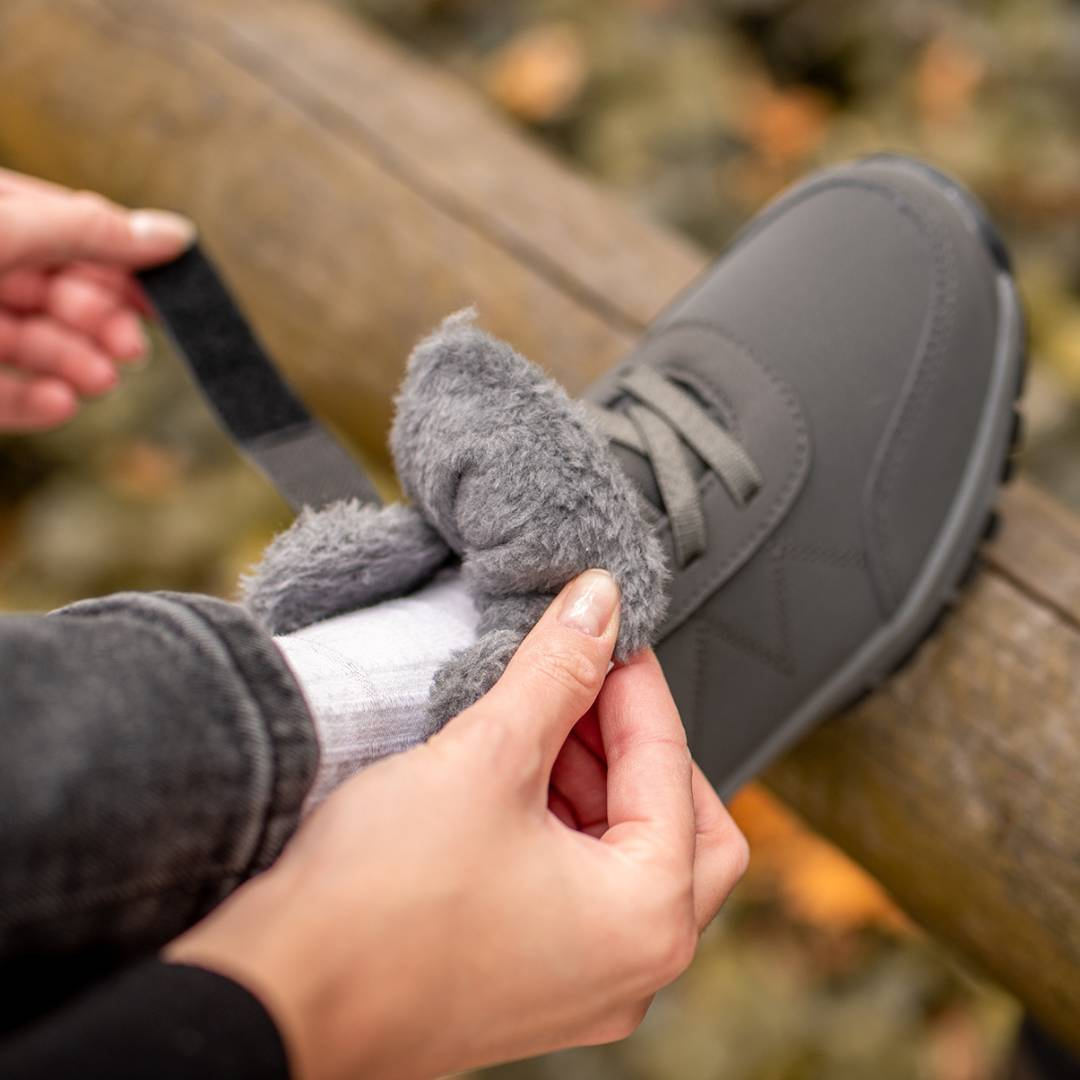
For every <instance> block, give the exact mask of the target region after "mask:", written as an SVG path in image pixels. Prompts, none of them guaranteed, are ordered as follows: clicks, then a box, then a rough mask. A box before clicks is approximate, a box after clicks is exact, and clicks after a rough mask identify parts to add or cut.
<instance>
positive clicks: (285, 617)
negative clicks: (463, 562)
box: [241, 499, 451, 634]
mask: <svg viewBox="0 0 1080 1080" xmlns="http://www.w3.org/2000/svg"><path fill="white" fill-rule="evenodd" d="M450 554H451V553H450V549H449V548H448V547H447V546H446V544H445V543H444V542H443V541H442V539H441V538H440V537H439V534H438V533H437V532H435V530H434V529H433V528H432V527H431V526H430V525H429V524H428V523H427V522H426V521H425V520H424V519H423V518H422V517H421V516H420V514H418V513H417V512H416V510H414V509H413V508H412V507H408V506H401V505H400V504H392V505H390V506H385V507H376V506H366V505H362V504H361V503H359V502H357V501H356V500H355V499H349V500H343V501H341V502H336V503H331V504H330V505H329V506H327V507H325V508H324V509H322V510H319V511H314V510H309V509H305V510H303V511H302V512H301V513H300V516H299V517H298V518H297V519H296V521H295V522H293V524H292V525H291V526H290V527H289V528H288V529H286V530H285V531H284V532H283V533H281V534H280V535H279V536H277V537H276V538H275V539H274V540H273V541H272V543H271V544H270V545H269V547H267V549H266V552H265V553H264V555H263V557H262V561H261V562H260V563H259V565H258V566H256V567H255V568H254V570H253V571H252V572H251V574H249V575H248V576H247V577H245V578H244V579H243V581H242V582H241V601H242V603H243V604H244V606H245V607H246V608H247V609H248V610H249V611H250V612H251V613H252V614H253V615H254V616H255V617H256V618H257V619H259V620H260V621H261V622H262V623H263V625H265V626H266V627H267V629H268V630H269V631H270V632H271V633H272V634H287V633H289V632H291V631H293V630H299V629H300V628H301V627H304V626H308V625H310V624H311V623H313V622H318V621H319V620H320V619H326V618H329V617H330V616H332V615H340V614H342V613H343V612H346V611H353V610H355V609H356V608H359V607H366V606H368V605H370V604H376V603H378V602H379V601H381V600H387V599H389V598H390V597H393V596H401V595H403V594H404V593H407V592H410V591H411V590H412V589H414V588H416V586H417V585H419V584H421V583H422V582H424V581H426V580H427V579H428V578H429V577H431V575H432V574H433V573H434V572H435V571H436V570H437V569H438V568H439V567H440V566H441V565H442V564H443V563H445V562H446V561H447V559H448V558H450Z"/></svg>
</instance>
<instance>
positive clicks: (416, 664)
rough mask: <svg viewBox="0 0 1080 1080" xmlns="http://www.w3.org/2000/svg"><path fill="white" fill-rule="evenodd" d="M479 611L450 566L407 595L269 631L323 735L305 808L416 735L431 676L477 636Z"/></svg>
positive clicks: (422, 726) (413, 741)
mask: <svg viewBox="0 0 1080 1080" xmlns="http://www.w3.org/2000/svg"><path fill="white" fill-rule="evenodd" d="M477 619H478V616H477V613H476V609H475V608H474V607H473V604H472V600H471V599H470V598H469V595H468V593H467V592H466V591H465V586H464V584H463V583H462V581H461V575H460V573H459V571H458V570H457V569H448V570H444V571H442V572H441V573H440V574H439V575H438V576H437V577H436V578H435V579H434V580H433V581H432V582H431V584H429V585H427V586H425V587H424V588H422V589H419V590H418V591H417V592H415V593H413V594H412V595H410V596H405V597H401V598H400V599H397V600H387V601H385V602H384V603H382V604H377V605H375V606H374V607H369V608H361V609H360V610H359V611H354V612H351V613H349V614H348V615H339V616H337V617H336V618H333V619H327V620H326V621H325V622H320V623H315V624H314V625H312V626H307V627H305V628H304V629H303V630H298V631H296V632H295V633H292V634H285V635H283V636H281V637H277V638H275V639H274V641H275V642H276V643H277V645H278V647H279V648H280V649H281V652H282V653H283V654H284V656H285V660H286V661H287V663H288V665H289V667H290V668H291V669H292V671H293V674H294V675H295V676H296V680H297V682H298V683H299V684H300V688H301V689H302V690H303V692H304V696H305V697H306V698H307V702H308V706H309V708H310V710H311V715H312V718H313V719H314V722H315V731H316V734H317V736H318V740H319V768H318V773H317V774H316V777H315V783H314V785H313V786H312V789H311V792H310V793H309V795H308V797H307V801H306V803H305V804H304V813H308V812H310V811H311V810H312V809H314V808H315V807H316V806H317V805H318V804H319V803H320V802H322V801H323V799H325V798H326V797H327V795H329V794H330V792H331V791H333V789H334V788H336V787H337V786H338V784H340V783H341V782H342V781H344V780H347V779H348V778H349V777H350V776H353V775H354V774H355V773H357V772H359V771H360V769H362V768H363V767H364V766H365V765H369V764H371V763H372V762H373V761H376V760H378V759H379V758H382V757H386V755H387V754H393V753H397V752H398V751H400V750H406V749H408V748H409V747H410V746H415V745H416V744H417V743H419V742H421V741H422V739H423V735H424V731H425V730H426V724H427V719H426V715H425V714H426V709H427V701H428V690H429V688H430V686H431V680H432V677H433V676H434V674H435V672H436V670H437V669H438V668H439V667H440V666H441V665H442V663H443V662H444V661H445V660H446V659H447V658H448V657H449V656H450V654H451V653H452V652H455V651H457V650H458V649H462V648H464V647H465V646H467V645H471V644H472V643H473V642H474V641H475V640H476V623H477Z"/></svg>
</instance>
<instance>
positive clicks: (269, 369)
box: [139, 246, 379, 510]
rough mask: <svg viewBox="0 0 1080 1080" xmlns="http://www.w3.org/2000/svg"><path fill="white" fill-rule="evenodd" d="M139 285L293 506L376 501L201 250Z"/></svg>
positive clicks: (240, 441)
mask: <svg viewBox="0 0 1080 1080" xmlns="http://www.w3.org/2000/svg"><path fill="white" fill-rule="evenodd" d="M139 280H140V281H141V282H142V285H143V287H144V288H145V290H146V292H147V294H148V296H149V297H150V301H151V303H152V304H153V305H154V308H155V309H156V311H157V313H158V315H159V316H160V318H161V321H162V323H163V324H164V327H165V329H166V331H167V332H168V334H169V337H170V338H171V339H172V341H173V343H174V344H175V346H176V348H177V350H178V352H179V353H180V355H181V356H182V357H183V358H184V360H185V362H186V363H187V366H188V368H189V369H190V370H191V372H192V374H193V375H194V376H195V380H196V382H197V383H198V385H199V387H200V389H201V390H202V392H203V394H204V395H205V397H206V399H207V401H208V402H209V403H210V405H211V407H212V408H213V410H214V412H215V413H216V414H217V417H218V419H219V420H220V422H221V424H222V426H223V427H224V428H225V430H226V431H227V432H228V433H229V434H230V435H231V436H232V438H233V439H234V440H235V441H236V443H237V445H238V446H239V447H240V449H241V450H242V451H243V452H244V454H245V455H246V456H247V457H248V458H249V459H250V460H251V461H252V462H253V463H254V464H255V466H256V467H257V468H258V469H260V470H261V471H262V472H263V473H264V474H265V475H266V476H267V477H268V478H269V479H270V481H271V482H272V483H273V484H274V486H275V487H276V488H277V489H278V491H279V492H280V493H281V494H282V496H283V497H284V498H285V499H287V500H288V501H289V503H290V504H291V505H292V506H293V507H294V508H295V509H297V510H299V509H300V508H301V507H303V506H311V507H315V508H318V507H321V506H325V505H326V504H327V503H330V502H333V501H335V500H336V499H346V498H356V499H360V500H362V501H363V502H370V503H378V502H379V497H378V495H377V494H376V492H375V488H374V487H373V486H372V483H371V481H370V480H369V479H368V477H367V475H366V474H365V472H364V471H363V469H362V468H361V467H360V465H359V464H358V463H357V462H356V460H355V459H354V458H353V457H352V455H350V454H349V453H348V451H346V450H345V448H344V447H343V446H342V445H341V443H340V442H338V440H337V439H336V438H335V437H334V436H333V435H332V434H331V433H330V432H329V431H328V430H327V429H326V428H325V427H324V426H323V425H322V424H321V423H319V421H318V420H316V419H315V418H314V417H313V416H312V415H311V414H310V413H309V412H308V411H307V409H306V408H305V406H304V405H303V403H302V402H301V401H300V399H299V398H298V397H297V396H296V394H295V393H293V391H292V389H291V388H290V387H289V385H288V383H286V382H285V380H284V379H283V378H282V377H281V374H280V373H279V372H278V370H277V368H276V367H275V366H274V363H273V361H272V360H271V359H270V357H269V355H268V354H267V352H266V350H265V349H264V348H263V347H262V345H261V344H260V342H259V340H258V338H257V337H256V335H255V333H254V331H253V330H252V328H251V326H250V325H249V323H248V321H247V319H246V318H245V317H244V315H243V314H242V313H241V311H240V309H239V307H238V306H237V304H236V302H235V301H234V300H233V298H232V296H231V294H230V293H229V290H228V288H227V287H226V285H225V283H224V281H223V280H222V278H221V276H220V274H219V273H218V272H217V270H216V269H215V267H214V265H213V263H212V262H211V261H210V259H209V258H207V256H206V254H205V253H204V252H203V251H202V250H201V249H200V248H199V247H198V246H195V247H193V248H192V249H191V250H190V251H188V252H186V253H185V254H184V255H182V256H181V257H180V258H179V259H177V260H176V261H175V262H172V263H168V264H167V265H165V266H160V267H155V268H154V269H152V270H146V271H144V272H142V273H141V274H140V275H139Z"/></svg>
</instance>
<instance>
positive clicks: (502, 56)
mask: <svg viewBox="0 0 1080 1080" xmlns="http://www.w3.org/2000/svg"><path fill="white" fill-rule="evenodd" d="M587 70H588V60H587V57H586V54H585V47H584V45H583V44H582V41H581V37H580V35H579V34H578V31H577V30H576V29H575V28H574V27H573V26H571V25H570V24H568V23H549V24H547V25H544V26H537V27H534V28H533V29H531V30H527V31H525V32H524V33H523V34H521V35H519V36H518V37H516V38H515V39H514V40H513V41H511V42H510V43H509V44H508V45H506V46H504V47H503V48H502V49H500V50H499V51H498V52H497V53H496V54H495V56H494V57H493V59H492V60H491V63H490V65H489V67H488V72H487V78H486V80H485V81H486V86H487V90H488V93H489V94H490V95H491V96H492V97H493V98H494V99H495V100H496V101H497V102H498V103H499V104H500V105H501V106H502V107H503V108H504V109H506V110H507V111H508V112H511V113H513V114H514V115H515V116H519V117H521V118H522V119H523V120H529V121H531V122H534V123H543V122H547V121H551V120H555V119H557V118H558V117H559V116H561V115H563V114H564V113H566V112H567V111H568V110H569V108H570V107H571V106H572V105H573V104H574V102H575V101H576V100H577V99H578V97H579V96H580V94H581V91H582V89H583V88H584V86H585V80H586V75H587Z"/></svg>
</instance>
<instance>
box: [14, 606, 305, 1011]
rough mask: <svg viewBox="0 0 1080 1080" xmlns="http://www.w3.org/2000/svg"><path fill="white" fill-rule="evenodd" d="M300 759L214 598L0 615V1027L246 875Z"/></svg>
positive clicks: (272, 653) (285, 676)
mask: <svg viewBox="0 0 1080 1080" xmlns="http://www.w3.org/2000/svg"><path fill="white" fill-rule="evenodd" d="M317 753H318V750H317V744H316V739H315V733H314V728H313V726H312V723H311V718H310V715H309V714H308V710H307V706H306V704H305V701H304V699H303V695H302V693H301V691H300V689H299V687H298V686H297V684H296V682H295V680H294V678H293V677H292V674H291V673H290V671H289V669H288V666H287V665H286V663H285V661H284V658H283V657H282V656H281V654H280V653H279V651H278V650H277V647H276V646H275V645H274V642H273V640H272V639H271V638H270V637H269V635H268V634H267V633H266V632H265V631H264V630H263V629H262V628H261V627H260V626H259V625H257V624H256V623H255V622H254V621H253V620H252V619H251V618H250V616H248V615H247V614H246V613H245V612H244V611H242V610H241V609H240V608H239V607H237V606H235V605H233V604H227V603H224V602H223V601H220V600H214V599H211V598H208V597H198V596H188V595H179V594H163V593H157V594H147V593H129V594H121V595H118V596H113V597H108V598H106V599H102V600H92V601H86V602H83V603H81V604H76V605H74V606H72V607H69V608H65V609H64V610H62V611H59V612H56V613H55V614H52V615H28V616H6V617H3V618H0V792H2V793H3V805H2V807H0V851H2V853H3V854H2V858H0V997H2V998H3V999H4V1000H5V1002H6V1003H8V1002H10V1003H11V1005H10V1006H8V1005H5V1008H4V1009H3V1010H2V1011H0V1031H2V1030H3V1029H4V1028H5V1027H7V1026H17V1025H19V1024H21V1023H25V1022H26V1020H28V1019H29V1018H31V1017H32V1016H34V1015H35V1014H36V1013H37V1012H39V1011H41V1012H44V1011H47V1010H48V1009H51V1008H54V1007H55V1006H57V1005H58V1004H59V1003H60V1002H61V1001H62V1000H63V999H64V997H65V996H66V995H68V994H69V993H72V992H74V991H77V990H78V989H79V988H80V987H81V986H83V985H86V984H88V983H89V982H91V981H92V980H94V979H98V978H101V977H103V976H104V975H107V974H108V973H109V972H111V971H113V970H118V969H119V968H120V967H122V966H126V965H128V964H131V963H133V962H135V961H136V960H138V959H142V958H144V957H146V956H148V955H153V954H154V953H155V952H156V951H157V950H158V949H159V948H160V947H161V946H162V945H163V944H164V943H165V942H167V941H170V940H171V939H172V938H174V937H175V936H176V935H178V934H179V933H181V932H182V931H183V930H185V929H187V928H188V927H189V926H191V925H192V924H194V923H195V922H197V921H198V920H199V919H200V918H201V917H202V916H203V915H205V914H206V913H207V912H208V911H210V910H211V909H212V908H213V907H214V906H216V905H217V904H218V903H220V902H221V901H222V900H223V899H224V898H225V897H227V896H228V895H229V894H230V893H231V892H232V891H233V890H235V889H236V888H237V886H238V885H240V884H241V883H242V882H244V881H245V880H247V879H248V878H250V877H252V876H253V875H255V874H257V873H259V872H260V871H261V870H264V869H266V867H267V866H269V865H270V863H271V862H272V861H273V860H274V859H275V858H276V857H277V855H278V853H279V852H280V851H281V849H282V847H283V845H284V843H285V841H286V840H287V839H288V838H289V836H290V834H291V833H292V832H293V830H294V829H295V827H296V825H297V822H298V820H299V816H300V809H301V805H302V803H303V799H304V796H305V794H306V793H307V790H308V788H309V787H310V785H311V781H312V778H313V776H314V771H315V766H316V762H317Z"/></svg>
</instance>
